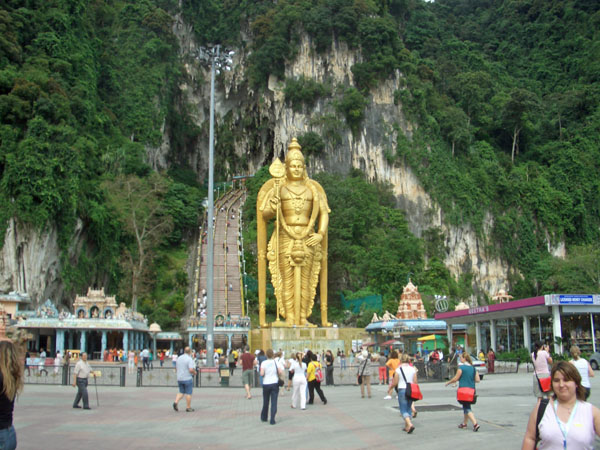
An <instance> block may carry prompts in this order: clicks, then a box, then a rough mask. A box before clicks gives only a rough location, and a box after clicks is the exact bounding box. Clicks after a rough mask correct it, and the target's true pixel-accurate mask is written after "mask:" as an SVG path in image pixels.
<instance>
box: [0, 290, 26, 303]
mask: <svg viewBox="0 0 600 450" xmlns="http://www.w3.org/2000/svg"><path fill="white" fill-rule="evenodd" d="M0 302H13V303H31V300H30V299H29V294H21V293H20V292H14V291H13V292H9V293H8V294H0Z"/></svg>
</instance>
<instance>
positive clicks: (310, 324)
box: [300, 319, 317, 328]
mask: <svg viewBox="0 0 600 450" xmlns="http://www.w3.org/2000/svg"><path fill="white" fill-rule="evenodd" d="M300 326H302V327H308V328H316V327H317V326H316V325H315V324H314V323H310V322H309V321H308V320H306V319H305V320H304V322H302V325H300Z"/></svg>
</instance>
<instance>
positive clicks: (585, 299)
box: [545, 294, 600, 306]
mask: <svg viewBox="0 0 600 450" xmlns="http://www.w3.org/2000/svg"><path fill="white" fill-rule="evenodd" d="M545 303H546V305H582V306H583V305H599V304H600V296H599V295H593V294H552V295H546V302H545Z"/></svg>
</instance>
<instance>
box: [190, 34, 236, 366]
mask: <svg viewBox="0 0 600 450" xmlns="http://www.w3.org/2000/svg"><path fill="white" fill-rule="evenodd" d="M233 54H234V52H225V53H224V54H221V46H220V45H215V46H214V47H200V48H199V49H198V60H199V61H200V62H201V63H203V64H206V65H210V133H209V138H208V224H209V227H211V228H209V233H208V240H207V246H208V253H207V255H206V364H207V366H208V367H214V365H215V360H214V352H215V343H214V334H215V315H214V298H213V293H214V289H213V276H214V258H213V257H214V228H213V218H214V208H215V193H214V185H215V180H214V168H215V163H214V154H215V74H217V75H218V74H219V73H220V69H221V68H224V69H225V70H231V64H233V60H232V59H231V57H232V56H233Z"/></svg>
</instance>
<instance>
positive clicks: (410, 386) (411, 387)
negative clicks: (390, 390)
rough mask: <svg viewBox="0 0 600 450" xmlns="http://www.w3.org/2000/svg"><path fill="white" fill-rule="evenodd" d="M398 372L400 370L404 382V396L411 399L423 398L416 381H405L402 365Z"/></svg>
mask: <svg viewBox="0 0 600 450" xmlns="http://www.w3.org/2000/svg"><path fill="white" fill-rule="evenodd" d="M400 372H402V378H404V382H405V383H406V391H405V393H404V396H405V397H406V398H407V399H409V400H412V401H415V402H416V401H417V400H423V394H422V393H421V388H420V387H419V385H418V384H417V383H408V382H407V381H406V377H405V376H404V370H402V367H401V368H400Z"/></svg>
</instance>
